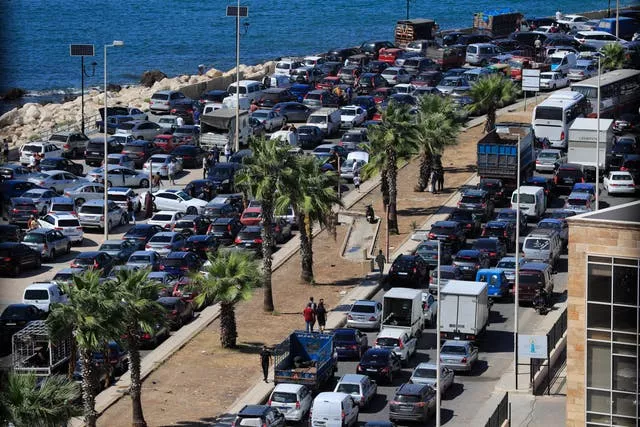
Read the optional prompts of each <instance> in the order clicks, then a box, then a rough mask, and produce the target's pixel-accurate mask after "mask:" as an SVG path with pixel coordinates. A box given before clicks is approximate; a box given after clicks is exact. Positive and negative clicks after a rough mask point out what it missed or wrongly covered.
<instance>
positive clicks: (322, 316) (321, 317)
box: [316, 298, 327, 333]
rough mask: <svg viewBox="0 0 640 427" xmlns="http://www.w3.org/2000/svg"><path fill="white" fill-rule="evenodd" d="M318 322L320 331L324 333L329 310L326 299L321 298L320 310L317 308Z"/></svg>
mask: <svg viewBox="0 0 640 427" xmlns="http://www.w3.org/2000/svg"><path fill="white" fill-rule="evenodd" d="M316 320H318V329H320V332H321V333H323V332H324V327H325V325H326V324H327V308H326V307H325V306H324V299H322V298H320V302H319V303H318V308H316Z"/></svg>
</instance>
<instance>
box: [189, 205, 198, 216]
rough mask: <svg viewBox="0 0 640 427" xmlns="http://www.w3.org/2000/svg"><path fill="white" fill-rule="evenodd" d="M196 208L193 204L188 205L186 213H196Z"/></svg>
mask: <svg viewBox="0 0 640 427" xmlns="http://www.w3.org/2000/svg"><path fill="white" fill-rule="evenodd" d="M197 214H198V209H197V208H196V207H195V206H189V207H188V208H187V215H197Z"/></svg>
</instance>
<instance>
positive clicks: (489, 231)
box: [482, 221, 516, 251]
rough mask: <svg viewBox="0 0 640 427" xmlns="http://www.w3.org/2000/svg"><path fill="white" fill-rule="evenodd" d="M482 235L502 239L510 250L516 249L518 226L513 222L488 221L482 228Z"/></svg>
mask: <svg viewBox="0 0 640 427" xmlns="http://www.w3.org/2000/svg"><path fill="white" fill-rule="evenodd" d="M482 237H495V238H497V239H500V240H501V241H502V243H504V245H505V246H506V249H507V250H508V251H514V250H515V249H516V227H515V224H514V223H513V222H507V221H488V222H487V224H486V225H485V226H484V228H483V229H482Z"/></svg>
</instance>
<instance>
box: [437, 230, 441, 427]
mask: <svg viewBox="0 0 640 427" xmlns="http://www.w3.org/2000/svg"><path fill="white" fill-rule="evenodd" d="M436 242H438V264H437V268H438V276H437V277H438V279H437V287H436V289H437V290H436V292H437V294H436V304H437V305H436V322H437V323H436V427H440V387H441V386H442V383H441V382H440V380H441V379H440V258H441V256H442V252H441V246H440V245H441V244H442V242H441V241H440V239H438V240H436Z"/></svg>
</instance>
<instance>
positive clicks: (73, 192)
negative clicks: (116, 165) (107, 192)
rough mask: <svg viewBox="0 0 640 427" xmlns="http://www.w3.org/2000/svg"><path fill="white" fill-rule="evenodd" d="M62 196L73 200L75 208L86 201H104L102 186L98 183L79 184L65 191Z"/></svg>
mask: <svg viewBox="0 0 640 427" xmlns="http://www.w3.org/2000/svg"><path fill="white" fill-rule="evenodd" d="M64 196H66V197H69V198H70V199H72V200H74V201H75V203H76V205H77V206H81V205H82V204H83V203H84V202H86V201H87V200H96V199H104V185H102V184H100V183H98V182H89V183H86V184H79V185H77V186H75V187H71V188H67V189H65V190H64Z"/></svg>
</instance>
